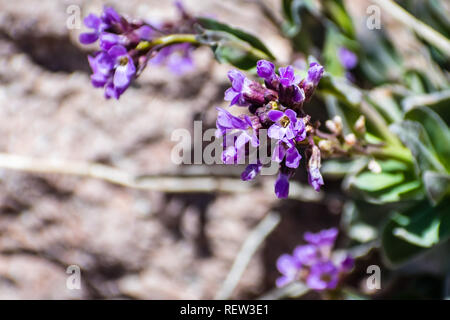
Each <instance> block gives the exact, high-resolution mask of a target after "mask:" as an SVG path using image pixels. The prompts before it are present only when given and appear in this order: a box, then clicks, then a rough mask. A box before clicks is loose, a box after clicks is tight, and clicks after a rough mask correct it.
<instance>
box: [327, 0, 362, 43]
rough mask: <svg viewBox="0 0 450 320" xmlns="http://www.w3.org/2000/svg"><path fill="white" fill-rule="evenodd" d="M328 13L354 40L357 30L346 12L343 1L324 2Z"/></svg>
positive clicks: (328, 0)
mask: <svg viewBox="0 0 450 320" xmlns="http://www.w3.org/2000/svg"><path fill="white" fill-rule="evenodd" d="M322 2H323V6H324V8H325V11H326V13H327V14H328V15H329V16H330V18H331V20H333V21H334V22H335V23H336V24H337V25H338V26H339V27H340V28H341V30H342V31H343V32H344V33H345V34H346V35H347V36H349V37H351V38H354V36H355V30H354V28H353V22H352V19H351V17H350V15H349V14H348V13H347V11H346V10H345V7H344V4H343V3H342V1H341V0H326V1H322Z"/></svg>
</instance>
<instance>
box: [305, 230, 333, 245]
mask: <svg viewBox="0 0 450 320" xmlns="http://www.w3.org/2000/svg"><path fill="white" fill-rule="evenodd" d="M338 233H339V231H338V229H337V228H331V229H326V230H322V231H320V232H318V233H311V232H306V233H305V235H304V238H305V240H306V241H308V242H309V243H310V244H312V245H315V246H320V247H321V246H329V247H332V246H333V245H334V242H335V241H336V238H337V235H338Z"/></svg>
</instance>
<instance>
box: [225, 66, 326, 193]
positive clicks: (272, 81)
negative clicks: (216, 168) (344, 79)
mask: <svg viewBox="0 0 450 320" xmlns="http://www.w3.org/2000/svg"><path fill="white" fill-rule="evenodd" d="M323 72H324V70H323V67H322V66H320V65H319V64H318V63H311V65H310V68H309V70H308V75H307V77H306V78H305V79H301V78H300V77H298V76H297V75H296V74H295V71H294V68H293V67H292V66H287V67H286V68H279V70H278V73H277V72H276V70H275V65H274V64H273V63H272V62H269V61H266V60H260V61H258V63H257V73H258V76H259V77H260V78H262V79H263V80H264V84H262V83H260V82H257V81H253V80H250V79H248V78H247V77H246V76H245V75H244V74H243V73H242V72H240V71H238V70H231V71H230V72H229V73H228V78H229V79H230V82H231V88H229V89H228V90H226V92H225V100H226V101H229V102H230V106H233V105H237V106H240V107H247V108H248V111H249V113H250V115H248V114H244V115H240V116H238V117H237V116H233V115H232V114H231V113H229V112H228V111H226V110H224V109H218V110H219V114H218V118H217V123H216V125H217V129H218V130H217V136H218V137H224V145H225V147H224V152H223V154H222V160H223V162H224V163H226V164H236V163H238V161H239V160H241V159H243V158H244V157H245V156H246V155H247V153H248V152H247V150H248V148H247V146H248V145H249V144H251V145H252V146H253V147H258V146H259V134H260V132H261V130H263V129H265V130H267V136H268V137H269V138H270V139H271V141H274V142H275V148H274V150H272V160H273V161H275V162H278V163H279V165H280V169H279V174H278V178H277V179H276V182H275V194H276V195H277V197H279V198H286V197H287V196H288V194H289V179H290V178H291V177H292V176H293V174H294V173H295V170H296V169H297V168H298V167H299V166H300V161H301V159H302V155H301V150H302V149H303V150H304V152H305V154H306V155H309V154H311V156H309V161H308V166H307V168H308V171H309V174H310V177H311V179H310V184H311V185H312V186H313V187H314V189H315V190H316V191H319V190H320V187H321V186H322V185H323V180H322V177H321V175H320V171H319V169H320V151H319V152H317V151H318V150H319V149H318V148H317V147H316V146H315V145H314V140H313V139H308V122H309V119H310V117H309V116H308V115H306V114H305V112H304V111H303V104H304V102H306V101H309V100H310V99H311V96H312V95H313V93H314V90H315V88H316V87H317V85H318V84H319V81H320V79H321V78H322V75H323ZM310 127H311V126H310ZM311 128H312V127H311ZM259 147H260V148H263V147H264V146H259ZM262 167H263V165H262V164H261V161H260V159H259V158H258V160H257V163H256V164H255V163H252V164H250V165H249V166H248V167H247V168H246V169H245V170H244V172H243V174H242V179H243V180H245V181H247V180H251V179H253V178H255V177H256V176H257V175H258V173H259V172H260V170H261V168H262Z"/></svg>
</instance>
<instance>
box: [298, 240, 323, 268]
mask: <svg viewBox="0 0 450 320" xmlns="http://www.w3.org/2000/svg"><path fill="white" fill-rule="evenodd" d="M294 257H295V258H296V259H297V260H298V261H299V262H300V263H301V264H302V265H305V266H311V265H313V264H314V263H316V262H317V261H318V260H319V250H318V248H317V246H315V245H312V244H305V245H302V246H298V247H296V248H295V249H294Z"/></svg>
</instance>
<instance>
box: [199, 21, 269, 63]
mask: <svg viewBox="0 0 450 320" xmlns="http://www.w3.org/2000/svg"><path fill="white" fill-rule="evenodd" d="M197 21H198V22H199V23H200V25H201V26H202V27H203V28H204V29H207V30H213V31H221V32H226V33H228V34H231V35H233V36H234V37H236V38H238V39H240V40H242V41H244V42H246V43H248V44H249V45H250V46H252V47H253V48H255V49H257V50H259V51H261V52H263V53H265V54H266V55H267V57H268V58H269V59H272V60H275V57H274V56H273V54H272V53H271V52H270V50H269V49H267V47H266V46H265V45H264V43H263V42H262V41H261V40H259V39H258V38H257V37H255V36H253V35H251V34H249V33H247V32H245V31H243V30H241V29H237V28H233V27H231V26H229V25H227V24H224V23H221V22H219V21H216V20H214V19H211V18H204V17H200V18H197Z"/></svg>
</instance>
